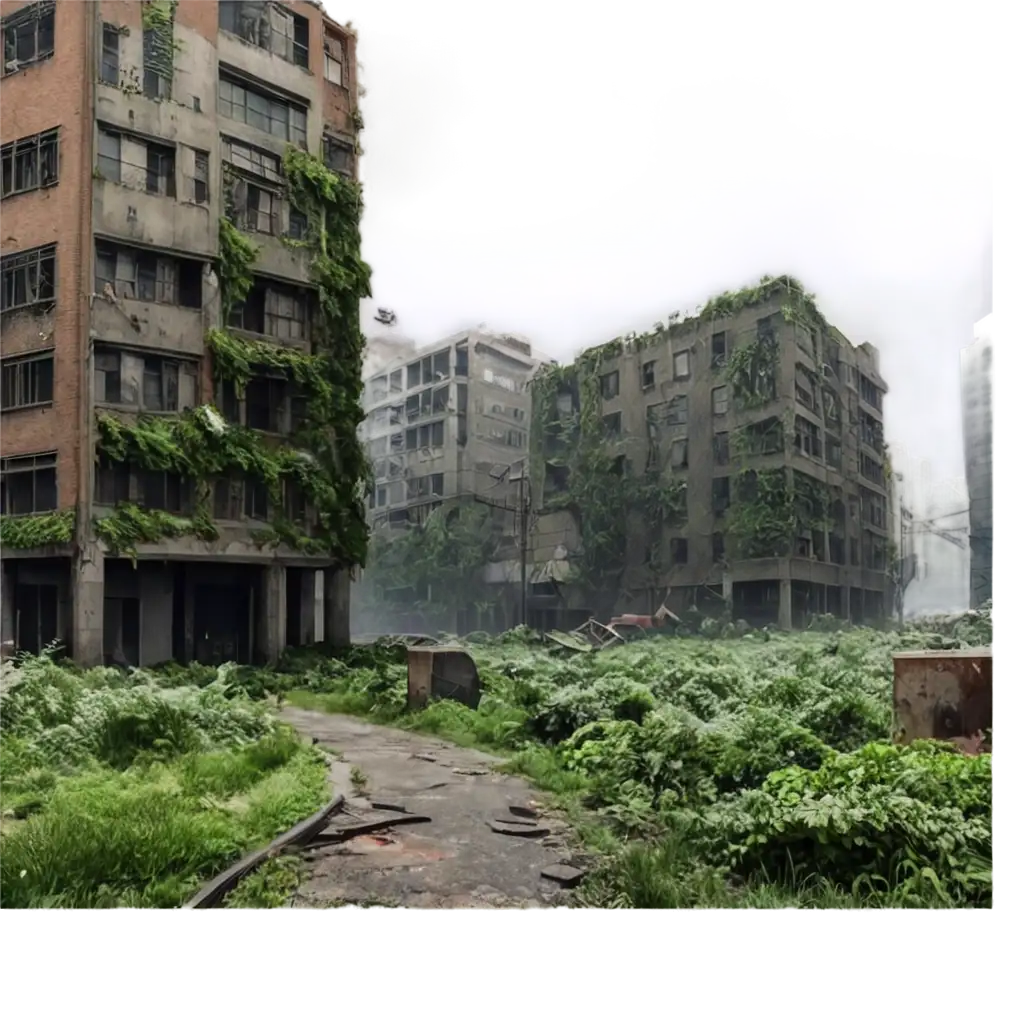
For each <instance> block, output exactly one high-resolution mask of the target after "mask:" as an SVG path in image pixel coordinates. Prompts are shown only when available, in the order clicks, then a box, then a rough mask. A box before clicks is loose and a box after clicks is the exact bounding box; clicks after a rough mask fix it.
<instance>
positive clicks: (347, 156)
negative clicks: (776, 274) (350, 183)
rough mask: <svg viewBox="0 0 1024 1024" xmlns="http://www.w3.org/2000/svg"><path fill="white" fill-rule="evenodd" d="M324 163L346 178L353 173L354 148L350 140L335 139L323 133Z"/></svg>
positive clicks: (354, 161)
mask: <svg viewBox="0 0 1024 1024" xmlns="http://www.w3.org/2000/svg"><path fill="white" fill-rule="evenodd" d="M322 141H323V154H324V163H325V164H327V166H328V167H330V168H331V170H332V171H337V172H338V173H339V174H341V175H344V176H345V177H346V178H351V177H352V175H353V174H355V163H356V148H355V146H354V145H353V144H352V143H351V142H346V141H345V140H344V139H336V138H334V137H333V136H331V135H328V134H326V133H325V134H324V137H323V140H322Z"/></svg>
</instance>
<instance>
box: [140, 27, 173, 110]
mask: <svg viewBox="0 0 1024 1024" xmlns="http://www.w3.org/2000/svg"><path fill="white" fill-rule="evenodd" d="M166 18H167V20H166V21H162V20H161V21H159V22H156V23H155V24H153V26H152V27H151V28H144V29H143V30H142V94H143V95H144V96H147V97H149V99H154V100H169V99H170V98H171V82H172V80H173V78H174V8H173V7H170V9H169V11H168V12H167V14H166Z"/></svg>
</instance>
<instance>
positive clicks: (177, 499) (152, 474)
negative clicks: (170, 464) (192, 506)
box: [138, 470, 189, 515]
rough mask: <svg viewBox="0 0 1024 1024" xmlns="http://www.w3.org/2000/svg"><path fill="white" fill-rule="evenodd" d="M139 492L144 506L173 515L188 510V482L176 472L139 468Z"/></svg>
mask: <svg viewBox="0 0 1024 1024" xmlns="http://www.w3.org/2000/svg"><path fill="white" fill-rule="evenodd" d="M138 478H139V492H140V498H141V502H142V504H143V505H145V507H146V508H156V509H160V510H162V511H164V512H170V513H172V514H174V515H182V514H184V513H186V512H188V510H189V508H188V506H189V501H188V497H189V488H188V482H187V481H186V480H183V479H182V478H181V477H180V476H179V475H178V474H177V473H164V472H159V471H150V470H140V471H139V473H138Z"/></svg>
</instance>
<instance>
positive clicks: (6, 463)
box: [0, 451, 60, 516]
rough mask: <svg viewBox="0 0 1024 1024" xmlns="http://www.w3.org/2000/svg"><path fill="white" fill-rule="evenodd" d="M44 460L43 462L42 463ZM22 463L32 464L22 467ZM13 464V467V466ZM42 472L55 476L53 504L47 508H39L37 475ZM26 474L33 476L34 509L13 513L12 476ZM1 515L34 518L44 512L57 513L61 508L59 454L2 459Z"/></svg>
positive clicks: (49, 453)
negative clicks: (58, 469) (58, 471)
mask: <svg viewBox="0 0 1024 1024" xmlns="http://www.w3.org/2000/svg"><path fill="white" fill-rule="evenodd" d="M41 460H42V461H41ZM20 463H31V465H25V466H21V465H19V464H20ZM12 464H13V465H12ZM40 472H44V473H52V474H53V504H52V505H48V506H46V507H39V495H38V491H39V484H38V480H37V479H36V475H37V474H38V473H40ZM24 474H32V508H31V509H30V510H29V511H25V512H13V511H11V509H10V504H11V488H10V479H11V476H12V475H13V476H15V477H20V476H22V475H24ZM0 485H2V486H0V490H2V496H0V515H5V516H34V515H39V514H40V513H42V512H56V511H57V510H58V509H59V508H60V484H59V480H58V478H57V452H56V451H42V452H32V453H29V454H26V455H8V456H5V457H4V458H2V459H0Z"/></svg>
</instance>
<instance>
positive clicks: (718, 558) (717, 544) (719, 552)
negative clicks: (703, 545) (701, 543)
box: [711, 533, 725, 565]
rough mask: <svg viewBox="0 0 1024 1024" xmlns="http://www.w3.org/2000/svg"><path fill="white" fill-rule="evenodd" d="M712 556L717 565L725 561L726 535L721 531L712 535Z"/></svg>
mask: <svg viewBox="0 0 1024 1024" xmlns="http://www.w3.org/2000/svg"><path fill="white" fill-rule="evenodd" d="M711 557H712V559H713V560H714V562H715V564H716V565H718V564H720V563H721V562H724V561H725V536H724V535H723V534H721V533H713V534H712V535H711Z"/></svg>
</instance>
